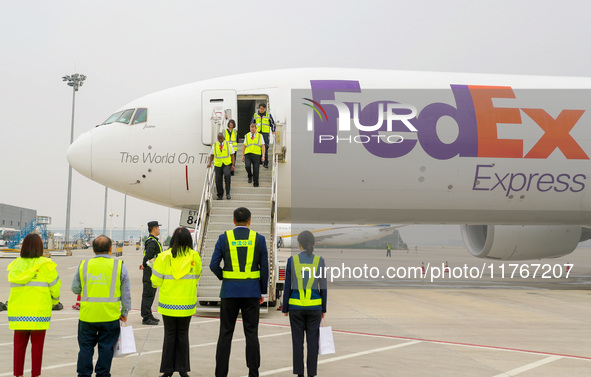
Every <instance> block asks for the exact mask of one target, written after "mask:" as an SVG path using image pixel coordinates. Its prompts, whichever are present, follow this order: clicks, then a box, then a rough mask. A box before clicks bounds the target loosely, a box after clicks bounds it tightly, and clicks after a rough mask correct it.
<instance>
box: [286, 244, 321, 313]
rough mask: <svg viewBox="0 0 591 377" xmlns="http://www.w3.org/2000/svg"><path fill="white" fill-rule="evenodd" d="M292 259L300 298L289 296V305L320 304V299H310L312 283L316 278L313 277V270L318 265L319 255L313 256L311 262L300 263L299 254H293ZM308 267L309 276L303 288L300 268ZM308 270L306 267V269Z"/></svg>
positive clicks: (315, 269) (316, 269)
mask: <svg viewBox="0 0 591 377" xmlns="http://www.w3.org/2000/svg"><path fill="white" fill-rule="evenodd" d="M292 259H293V268H294V271H295V276H296V279H297V287H298V291H299V292H300V298H299V299H297V298H290V299H289V305H297V306H318V305H322V299H321V298H317V299H314V300H312V298H311V297H312V285H313V284H314V281H315V280H316V278H315V277H314V274H313V272H314V271H318V267H319V265H320V257H319V256H318V255H315V256H314V260H313V261H312V263H311V264H309V263H300V256H299V255H294V256H293V257H292ZM304 267H309V268H310V276H308V283H307V284H306V288H305V289H304V288H303V287H304V279H303V277H302V268H304ZM306 271H308V269H306Z"/></svg>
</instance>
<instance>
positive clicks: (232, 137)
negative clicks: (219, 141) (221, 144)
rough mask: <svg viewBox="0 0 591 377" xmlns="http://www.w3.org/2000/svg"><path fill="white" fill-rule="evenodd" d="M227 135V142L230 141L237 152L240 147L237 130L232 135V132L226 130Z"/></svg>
mask: <svg viewBox="0 0 591 377" xmlns="http://www.w3.org/2000/svg"><path fill="white" fill-rule="evenodd" d="M225 133H226V140H227V141H229V142H230V143H232V146H233V147H234V150H236V147H238V142H237V139H238V132H236V129H233V130H232V134H230V130H229V129H226V131H225Z"/></svg>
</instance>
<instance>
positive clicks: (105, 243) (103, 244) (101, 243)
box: [92, 234, 113, 254]
mask: <svg viewBox="0 0 591 377" xmlns="http://www.w3.org/2000/svg"><path fill="white" fill-rule="evenodd" d="M111 246H113V242H111V239H110V238H109V237H107V236H105V235H104V234H101V235H100V236H98V237H97V238H95V239H94V241H92V250H94V253H95V254H105V253H108V252H109V250H111Z"/></svg>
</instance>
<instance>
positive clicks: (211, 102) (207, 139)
mask: <svg viewBox="0 0 591 377" xmlns="http://www.w3.org/2000/svg"><path fill="white" fill-rule="evenodd" d="M236 114H238V105H237V98H236V91H235V90H233V89H223V90H204V91H203V92H201V142H202V143H203V144H204V145H212V144H213V143H215V142H216V140H217V137H216V136H217V133H218V132H221V131H222V130H224V129H225V128H226V125H227V124H228V120H230V119H232V117H235V116H236Z"/></svg>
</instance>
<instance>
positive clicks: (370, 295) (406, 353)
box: [0, 247, 591, 377]
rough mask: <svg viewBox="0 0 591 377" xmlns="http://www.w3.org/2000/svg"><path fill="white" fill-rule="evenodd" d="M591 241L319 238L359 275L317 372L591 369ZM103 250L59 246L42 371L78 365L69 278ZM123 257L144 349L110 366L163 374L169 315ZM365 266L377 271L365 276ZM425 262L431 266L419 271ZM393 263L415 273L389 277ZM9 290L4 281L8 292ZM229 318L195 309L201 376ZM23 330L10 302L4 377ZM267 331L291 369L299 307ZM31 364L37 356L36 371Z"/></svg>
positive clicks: (331, 262)
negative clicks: (490, 256)
mask: <svg viewBox="0 0 591 377" xmlns="http://www.w3.org/2000/svg"><path fill="white" fill-rule="evenodd" d="M590 251H591V249H589V248H579V249H577V250H575V251H574V252H573V253H572V254H571V255H568V256H566V257H562V258H558V259H551V260H542V261H526V262H525V261H524V262H510V261H505V262H491V261H488V260H482V259H477V258H474V257H471V256H469V254H468V252H467V251H466V250H465V249H463V248H460V247H457V248H451V247H447V248H443V247H422V248H421V247H419V248H417V250H414V247H413V248H412V250H410V251H403V250H393V251H392V257H391V258H387V257H386V256H385V255H386V252H385V250H349V249H342V250H341V249H317V250H316V254H318V255H321V256H323V257H324V258H325V260H326V263H327V266H330V267H335V268H337V267H339V268H341V270H339V272H341V274H343V272H345V273H346V272H347V270H346V268H347V267H348V268H350V269H351V275H355V274H357V276H346V277H345V278H343V277H340V278H338V279H336V278H335V279H333V282H331V283H329V292H328V311H327V314H326V317H325V320H326V321H325V322H326V325H328V326H331V327H332V330H333V335H334V340H335V348H336V353H334V354H330V355H322V356H320V357H319V366H318V375H319V376H438V377H446V376H450V377H451V376H454V377H457V376H483V377H497V376H524V377H525V376H536V377H545V376H548V377H550V376H552V377H555V376H566V375H568V376H571V377H575V376H591V340H590V339H591V326H590V325H589V323H590V316H591V289H590V288H591V255H590ZM2 254H3V255H2V256H3V257H2V258H0V268H3V270H4V271H5V269H6V266H7V265H8V264H9V263H10V261H11V260H12V259H13V258H14V256H12V257H11V254H10V253H2ZM92 256H93V253H92V251H91V250H75V251H74V253H73V256H69V257H66V256H54V257H53V259H54V260H55V262H56V263H57V264H58V272H59V274H60V277H61V279H62V292H61V302H62V303H63V305H64V310H62V311H54V312H53V316H52V322H51V327H50V329H49V330H48V332H47V336H46V340H45V348H44V358H43V373H42V375H43V376H65V375H75V374H76V359H77V353H78V344H77V340H76V334H77V322H78V311H76V310H73V309H72V308H71V307H72V305H73V304H74V303H75V300H76V296H75V295H74V294H73V293H71V291H70V286H71V282H72V278H73V276H74V273H76V269H77V266H78V264H79V263H80V261H81V260H83V259H87V258H88V257H92ZM122 258H123V260H124V261H125V265H126V266H127V268H128V271H129V273H130V279H131V282H132V307H133V310H132V311H131V312H130V314H129V318H128V325H131V326H133V329H134V334H135V340H136V347H137V351H138V352H137V353H135V354H131V355H127V356H124V357H120V358H115V359H114V361H113V368H112V371H111V373H112V375H113V376H116V377H117V376H158V375H159V366H160V358H161V349H162V339H163V326H162V325H158V326H144V325H142V324H141V317H140V314H139V306H140V301H141V271H140V270H139V268H138V267H139V264H140V261H141V258H142V252H141V251H136V250H135V248H134V247H126V248H125V249H124V251H123V256H122ZM445 262H447V266H448V268H449V272H448V273H447V276H446V277H439V278H436V274H437V269H438V268H440V269H441V270H442V271H445ZM511 263H515V264H516V266H513V265H510V264H511ZM536 264H540V266H536ZM567 264H570V265H572V266H571V267H570V268H569V267H567V266H566V265H567ZM501 265H502V266H501ZM545 265H548V266H545ZM364 266H365V267H366V271H367V272H368V273H369V272H372V273H374V277H371V276H369V277H367V276H359V273H360V271H363V267H364ZM422 266H425V274H419V275H418V276H413V275H412V272H413V271H416V270H420V271H422ZM356 267H357V269H355V268H356ZM388 269H390V270H388ZM409 269H412V270H409ZM536 269H537V271H535V270H536ZM567 269H568V271H567ZM388 271H389V272H397V273H399V274H398V275H397V276H400V275H402V273H405V274H406V276H404V277H390V276H387V272H388ZM409 271H410V272H409ZM336 272H337V270H331V271H330V273H331V274H333V275H334V273H336ZM534 272H535V275H536V276H535V277H534V276H533V275H534ZM567 272H568V277H567V276H566V275H567ZM460 273H461V276H460ZM454 274H455V275H454ZM491 275H492V276H491ZM8 295H9V285H8V283H7V282H6V280H5V283H4V284H1V285H0V301H6V300H7V299H8ZM155 308H156V304H155V305H154V309H155ZM156 317H158V318H160V317H161V316H160V315H159V314H156ZM218 329H219V319H218V318H217V317H216V314H212V313H203V314H199V313H198V315H196V316H195V317H194V318H193V319H192V322H191V329H190V342H191V372H190V375H191V376H192V377H195V376H213V375H214V370H215V349H216V342H217V337H218ZM12 336H13V331H12V330H9V329H8V320H7V315H6V312H5V311H4V312H1V313H0V377H2V376H11V375H12ZM259 339H260V344H261V368H260V375H261V376H290V375H292V361H291V360H292V358H291V354H292V353H291V336H290V328H289V319H288V317H285V316H284V315H283V314H282V313H281V312H279V311H277V310H275V309H274V308H271V309H270V310H269V312H268V313H266V314H262V315H261V320H260V326H259ZM233 343H234V344H233V345H234V347H233V350H232V355H231V359H230V376H245V375H247V374H248V369H247V368H246V363H245V356H244V344H245V343H244V335H243V333H242V329H241V326H240V324H238V325H237V327H236V331H235V334H234V340H233ZM29 348H30V347H29ZM95 358H96V354H95ZM30 367H31V365H30V356H29V355H28V356H27V359H26V362H25V375H30ZM176 375H177V376H178V374H176Z"/></svg>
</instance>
